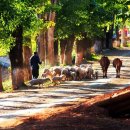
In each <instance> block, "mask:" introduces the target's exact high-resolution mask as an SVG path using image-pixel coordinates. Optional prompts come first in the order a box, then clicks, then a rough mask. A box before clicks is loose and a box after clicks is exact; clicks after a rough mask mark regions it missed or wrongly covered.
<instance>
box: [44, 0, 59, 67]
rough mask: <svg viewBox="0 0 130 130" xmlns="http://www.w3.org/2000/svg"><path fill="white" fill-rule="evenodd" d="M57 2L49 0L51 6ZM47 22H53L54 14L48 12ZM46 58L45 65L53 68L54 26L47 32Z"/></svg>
mask: <svg viewBox="0 0 130 130" xmlns="http://www.w3.org/2000/svg"><path fill="white" fill-rule="evenodd" d="M56 2H57V0H51V4H56ZM48 20H49V21H50V22H51V21H52V22H54V21H55V12H52V11H50V13H49V16H48ZM47 49H48V52H47V57H46V63H47V64H49V65H51V66H53V65H54V61H55V60H54V26H51V27H50V28H49V29H48V30H47Z"/></svg>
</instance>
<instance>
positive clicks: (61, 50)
mask: <svg viewBox="0 0 130 130" xmlns="http://www.w3.org/2000/svg"><path fill="white" fill-rule="evenodd" d="M66 44H67V39H64V40H60V64H64V54H65V47H66Z"/></svg>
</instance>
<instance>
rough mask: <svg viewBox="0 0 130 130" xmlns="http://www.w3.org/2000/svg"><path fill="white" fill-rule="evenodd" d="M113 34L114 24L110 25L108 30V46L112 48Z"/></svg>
mask: <svg viewBox="0 0 130 130" xmlns="http://www.w3.org/2000/svg"><path fill="white" fill-rule="evenodd" d="M112 36H113V25H112V26H111V27H110V30H109V31H108V32H106V48H110V49H111V48H112V47H113V46H112Z"/></svg>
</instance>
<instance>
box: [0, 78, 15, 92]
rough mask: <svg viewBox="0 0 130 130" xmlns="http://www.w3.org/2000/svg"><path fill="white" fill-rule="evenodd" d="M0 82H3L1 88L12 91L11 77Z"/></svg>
mask: <svg viewBox="0 0 130 130" xmlns="http://www.w3.org/2000/svg"><path fill="white" fill-rule="evenodd" d="M2 84H3V89H4V91H5V92H12V91H13V89H12V87H11V86H12V82H11V79H9V80H6V81H4V82H3V83H2Z"/></svg>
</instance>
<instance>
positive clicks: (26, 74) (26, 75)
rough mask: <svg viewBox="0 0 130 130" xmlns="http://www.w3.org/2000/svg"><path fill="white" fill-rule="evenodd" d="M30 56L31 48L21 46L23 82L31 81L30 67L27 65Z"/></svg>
mask: <svg viewBox="0 0 130 130" xmlns="http://www.w3.org/2000/svg"><path fill="white" fill-rule="evenodd" d="M31 55H32V51H31V48H29V46H23V63H24V81H28V80H31V79H32V72H31V66H30V63H29V61H30V57H31Z"/></svg>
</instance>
